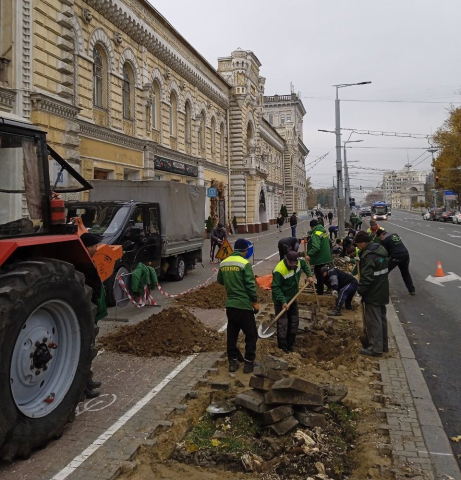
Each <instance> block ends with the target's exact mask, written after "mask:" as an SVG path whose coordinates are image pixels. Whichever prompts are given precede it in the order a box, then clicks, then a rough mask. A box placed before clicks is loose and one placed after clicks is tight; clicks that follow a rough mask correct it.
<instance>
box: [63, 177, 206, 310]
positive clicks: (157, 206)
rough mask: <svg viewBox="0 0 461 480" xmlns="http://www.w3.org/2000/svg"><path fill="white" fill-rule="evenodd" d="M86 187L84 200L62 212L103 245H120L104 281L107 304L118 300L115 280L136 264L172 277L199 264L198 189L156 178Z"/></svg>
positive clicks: (201, 196)
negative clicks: (87, 195) (79, 221)
mask: <svg viewBox="0 0 461 480" xmlns="http://www.w3.org/2000/svg"><path fill="white" fill-rule="evenodd" d="M92 186H93V189H92V190H91V191H90V200H89V201H87V202H78V201H70V202H66V215H67V221H69V222H70V221H71V219H72V218H73V217H76V216H80V217H81V219H82V222H83V224H84V226H85V227H86V228H87V229H88V231H89V232H90V233H94V234H96V235H99V236H100V237H101V241H102V242H103V243H105V244H108V245H122V246H123V252H124V253H123V256H122V257H121V258H120V259H119V260H117V262H116V265H115V269H114V274H113V275H112V276H111V277H110V278H109V279H108V280H106V282H105V287H106V294H107V303H108V305H109V306H114V305H116V304H117V302H118V301H121V300H123V298H124V294H123V291H122V290H121V288H120V285H119V283H118V280H117V279H118V278H120V275H122V277H123V276H126V278H125V280H128V282H129V273H130V272H131V271H132V270H133V269H134V268H135V267H136V266H137V265H138V263H140V262H142V263H144V264H146V265H149V266H151V267H153V268H155V270H156V272H157V274H158V275H159V276H164V277H170V278H172V279H174V280H176V281H181V280H182V279H183V278H184V276H185V275H186V274H187V272H188V271H190V270H192V269H194V268H195V265H196V263H197V262H202V248H203V243H204V238H203V233H204V219H205V194H206V189H205V188H204V187H196V186H194V185H188V184H183V183H178V182H167V181H157V180H146V181H127V180H123V181H119V180H95V181H92ZM125 283H126V281H125Z"/></svg>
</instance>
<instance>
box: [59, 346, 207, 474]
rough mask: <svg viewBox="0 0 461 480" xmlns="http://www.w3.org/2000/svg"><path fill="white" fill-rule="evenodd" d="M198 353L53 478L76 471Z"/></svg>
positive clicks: (191, 356) (194, 355)
mask: <svg viewBox="0 0 461 480" xmlns="http://www.w3.org/2000/svg"><path fill="white" fill-rule="evenodd" d="M197 355H198V354H197V353H194V354H193V355H189V356H188V357H187V358H186V359H185V360H184V361H183V362H181V363H180V364H179V365H178V366H177V367H176V368H175V369H174V370H172V371H171V372H170V373H169V374H168V375H167V376H166V377H165V378H164V379H163V380H162V381H161V382H160V383H159V384H157V385H156V386H155V387H154V388H153V389H152V390H151V391H150V392H149V393H148V394H147V395H145V396H144V397H143V398H141V400H139V401H138V402H137V403H136V405H134V406H133V407H131V408H130V409H129V410H128V411H127V412H126V413H124V414H123V415H122V416H121V417H120V418H119V419H118V420H117V421H116V422H115V423H114V424H113V425H112V426H111V427H109V428H108V429H107V430H106V431H105V432H104V433H102V434H101V435H99V437H98V438H97V439H96V440H95V441H94V442H93V443H92V444H91V445H90V446H89V447H87V448H86V449H85V450H83V452H82V453H81V454H80V455H77V456H76V457H75V458H74V459H73V460H72V461H71V462H70V463H69V464H68V465H67V466H66V467H64V468H63V469H62V470H61V471H60V472H58V473H57V474H56V475H55V476H54V477H53V478H52V479H51V480H64V479H65V478H67V477H68V476H69V475H71V474H72V473H74V472H75V470H77V468H78V467H80V465H81V464H82V463H83V462H84V461H85V460H86V459H87V458H88V457H89V456H90V455H92V454H93V453H94V452H96V450H98V449H99V447H100V446H101V445H104V444H105V443H106V442H107V440H109V439H110V438H111V437H112V435H113V434H114V433H115V432H117V430H119V429H120V428H121V427H123V425H125V423H126V422H128V420H130V419H131V418H132V417H134V415H136V413H138V412H139V410H141V408H143V407H144V406H145V405H147V403H149V402H150V401H151V400H152V399H153V398H154V397H155V396H156V395H157V394H158V393H160V392H161V391H162V390H163V389H164V388H165V387H166V386H167V385H168V384H169V383H170V382H171V380H173V378H175V377H176V376H177V375H178V374H179V373H180V372H181V371H182V370H184V369H185V368H186V367H187V365H189V363H190V362H192V360H194V358H195V357H196V356H197Z"/></svg>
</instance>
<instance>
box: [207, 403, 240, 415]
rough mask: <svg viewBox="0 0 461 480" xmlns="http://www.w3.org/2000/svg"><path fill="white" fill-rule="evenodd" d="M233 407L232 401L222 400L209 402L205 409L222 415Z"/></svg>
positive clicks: (232, 409)
mask: <svg viewBox="0 0 461 480" xmlns="http://www.w3.org/2000/svg"><path fill="white" fill-rule="evenodd" d="M235 409H236V407H235V405H234V403H233V402H230V401H223V402H214V403H211V404H210V405H209V406H208V408H207V409H206V410H207V412H208V413H211V414H213V415H223V414H226V413H230V412H233V411H234V410H235Z"/></svg>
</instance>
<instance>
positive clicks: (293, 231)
mask: <svg viewBox="0 0 461 480" xmlns="http://www.w3.org/2000/svg"><path fill="white" fill-rule="evenodd" d="M291 236H292V237H296V225H293V226H292V227H291Z"/></svg>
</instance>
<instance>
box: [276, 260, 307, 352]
mask: <svg viewBox="0 0 461 480" xmlns="http://www.w3.org/2000/svg"><path fill="white" fill-rule="evenodd" d="M302 272H304V273H305V274H306V275H307V281H308V282H309V283H310V284H313V283H314V278H313V277H312V271H311V269H310V267H309V265H308V264H307V263H306V261H305V260H304V258H298V254H297V253H296V252H289V253H288V254H287V256H286V257H285V258H284V259H283V260H282V261H281V262H279V263H278V264H277V266H276V267H275V268H274V271H273V272H272V300H273V302H274V309H275V315H278V314H279V313H280V312H281V311H282V310H284V311H285V312H284V314H283V315H282V316H281V317H280V318H279V319H278V320H277V345H278V348H280V349H281V350H283V351H284V352H285V353H289V352H292V351H293V349H294V345H295V341H296V334H297V333H298V327H299V312H298V302H297V301H296V300H295V301H294V302H293V303H292V304H291V305H290V307H289V308H288V303H289V302H290V301H291V299H292V298H293V297H294V296H295V295H296V294H297V293H298V288H299V280H300V278H301V274H302Z"/></svg>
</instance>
